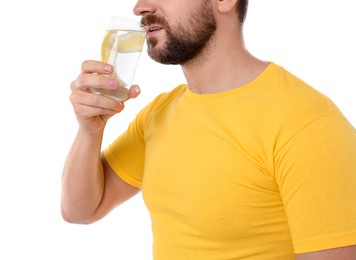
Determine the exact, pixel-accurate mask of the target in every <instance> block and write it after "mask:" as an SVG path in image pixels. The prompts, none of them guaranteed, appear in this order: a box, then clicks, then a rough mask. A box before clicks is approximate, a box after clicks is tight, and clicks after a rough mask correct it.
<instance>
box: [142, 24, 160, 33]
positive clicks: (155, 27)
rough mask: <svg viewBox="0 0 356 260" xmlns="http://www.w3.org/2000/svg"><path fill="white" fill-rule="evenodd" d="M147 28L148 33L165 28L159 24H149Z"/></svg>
mask: <svg viewBox="0 0 356 260" xmlns="http://www.w3.org/2000/svg"><path fill="white" fill-rule="evenodd" d="M145 27H146V30H147V32H152V31H155V30H160V29H162V28H163V27H162V26H160V25H158V24H149V25H147V26H145Z"/></svg>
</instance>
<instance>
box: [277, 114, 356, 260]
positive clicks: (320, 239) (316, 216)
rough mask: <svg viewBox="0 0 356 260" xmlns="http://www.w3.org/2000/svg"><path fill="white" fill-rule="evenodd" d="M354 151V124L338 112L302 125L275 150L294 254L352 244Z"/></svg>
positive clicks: (355, 238)
mask: <svg viewBox="0 0 356 260" xmlns="http://www.w3.org/2000/svg"><path fill="white" fill-rule="evenodd" d="M355 156H356V134H355V129H354V128H353V127H352V126H351V125H349V124H348V123H347V122H346V121H345V120H344V119H343V118H342V117H341V116H328V117H323V118H319V119H318V120H317V121H315V122H313V123H311V124H309V125H307V126H306V127H304V128H303V129H302V130H301V131H300V132H298V134H297V135H295V136H294V137H293V139H291V140H290V141H289V142H288V143H287V144H286V145H285V146H284V148H283V150H281V152H280V153H279V154H278V156H277V158H276V163H277V170H278V173H277V177H276V179H277V183H278V186H279V189H280V192H281V197H282V199H283V204H284V208H285V212H286V216H287V219H288V224H289V227H290V233H291V237H292V241H293V246H294V250H295V254H301V253H305V252H315V251H320V252H322V251H321V250H326V249H331V248H342V247H345V246H349V245H355V244H356V217H355V216H356V207H355V205H356V174H355V173H356V160H355ZM343 250H345V249H343ZM318 254H321V253H318ZM302 259H303V258H302ZM307 259H308V258H307ZM311 259H313V258H311ZM355 259H356V258H355Z"/></svg>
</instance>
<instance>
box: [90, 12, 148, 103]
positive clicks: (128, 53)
mask: <svg viewBox="0 0 356 260" xmlns="http://www.w3.org/2000/svg"><path fill="white" fill-rule="evenodd" d="M145 37H146V30H145V28H144V26H143V25H141V24H140V23H139V22H136V21H134V20H131V19H129V18H126V17H112V18H110V20H109V24H108V26H107V29H106V32H105V36H104V39H103V42H102V45H101V60H102V61H104V62H106V63H109V64H111V65H113V66H114V68H115V70H114V72H113V73H112V74H111V75H110V77H111V78H113V79H116V80H118V81H119V85H120V86H119V87H118V88H117V89H113V90H108V89H98V88H92V89H91V91H92V92H93V93H96V94H102V95H105V96H108V97H111V98H113V99H115V100H117V101H124V100H126V99H127V98H128V94H129V90H130V87H131V85H132V81H133V78H134V76H135V71H136V67H137V63H138V61H139V58H140V55H141V52H142V48H143V45H144V42H145Z"/></svg>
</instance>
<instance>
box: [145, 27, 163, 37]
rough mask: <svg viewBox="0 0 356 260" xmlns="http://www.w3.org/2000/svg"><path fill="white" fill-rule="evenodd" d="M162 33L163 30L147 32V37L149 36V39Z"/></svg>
mask: <svg viewBox="0 0 356 260" xmlns="http://www.w3.org/2000/svg"><path fill="white" fill-rule="evenodd" d="M161 31H162V29H159V30H155V31H148V32H147V36H148V37H152V36H155V35H156V34H157V33H159V32H161Z"/></svg>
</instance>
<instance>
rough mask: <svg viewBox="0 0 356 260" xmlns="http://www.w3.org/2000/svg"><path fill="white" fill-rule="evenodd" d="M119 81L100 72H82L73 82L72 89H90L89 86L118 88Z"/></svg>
mask: <svg viewBox="0 0 356 260" xmlns="http://www.w3.org/2000/svg"><path fill="white" fill-rule="evenodd" d="M118 86H119V82H118V81H117V80H115V79H112V78H109V77H107V76H104V75H99V74H82V75H80V76H79V77H78V78H77V79H76V80H75V81H73V82H72V84H71V89H72V91H75V90H89V88H102V89H116V88H118Z"/></svg>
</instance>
